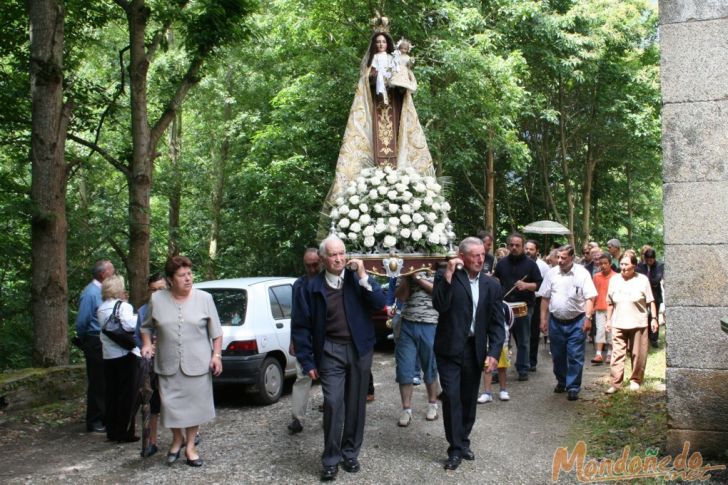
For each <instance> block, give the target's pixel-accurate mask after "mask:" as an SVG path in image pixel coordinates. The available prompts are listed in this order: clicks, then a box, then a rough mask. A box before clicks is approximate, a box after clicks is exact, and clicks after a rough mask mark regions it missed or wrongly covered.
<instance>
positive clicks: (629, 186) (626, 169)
mask: <svg viewBox="0 0 728 485" xmlns="http://www.w3.org/2000/svg"><path fill="white" fill-rule="evenodd" d="M624 172H625V174H626V175H627V245H628V246H629V247H632V245H633V244H634V241H632V236H633V232H634V227H633V220H632V212H633V209H632V167H630V166H629V164H627V165H626V166H625V167H624Z"/></svg>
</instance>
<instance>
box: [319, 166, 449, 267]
mask: <svg viewBox="0 0 728 485" xmlns="http://www.w3.org/2000/svg"><path fill="white" fill-rule="evenodd" d="M449 210H450V204H449V203H448V202H447V201H446V200H445V197H444V195H443V189H442V185H441V184H440V183H438V181H437V180H436V179H435V177H428V176H421V175H419V174H418V173H417V172H416V171H415V170H414V169H412V168H406V169H404V170H396V169H393V168H391V167H388V166H387V167H384V168H365V169H364V170H362V171H361V173H360V174H359V176H358V177H357V178H356V179H355V180H352V181H351V182H349V185H348V186H347V187H346V189H345V190H344V191H343V193H342V195H340V196H339V197H338V198H337V199H336V200H335V201H334V206H333V208H332V209H331V212H330V214H329V217H330V218H331V222H332V227H333V228H334V229H335V230H336V233H337V235H338V236H339V237H340V238H341V239H342V240H343V241H345V242H346V244H347V246H348V247H349V248H350V250H351V251H359V252H362V253H370V254H375V253H382V252H389V251H390V250H392V249H397V250H399V251H400V252H403V253H425V254H445V253H446V252H447V249H448V244H449V243H450V241H451V240H452V239H454V238H455V234H454V233H453V232H452V229H451V223H450V219H449V218H448V211H449Z"/></svg>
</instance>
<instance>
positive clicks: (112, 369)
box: [104, 352, 139, 441]
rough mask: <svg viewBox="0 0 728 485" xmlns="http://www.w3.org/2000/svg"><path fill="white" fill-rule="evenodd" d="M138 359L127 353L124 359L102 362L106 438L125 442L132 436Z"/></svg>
mask: <svg viewBox="0 0 728 485" xmlns="http://www.w3.org/2000/svg"><path fill="white" fill-rule="evenodd" d="M138 367H139V357H137V356H136V355H134V354H132V353H131V352H129V353H128V354H126V355H125V356H124V357H119V358H117V359H105V360H104V375H105V376H106V437H107V438H108V439H109V440H111V441H126V440H129V439H132V437H133V436H134V427H135V419H134V416H132V409H133V406H134V398H135V397H136V393H137V391H138V389H137V385H136V376H137V368H138Z"/></svg>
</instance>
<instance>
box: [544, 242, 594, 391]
mask: <svg viewBox="0 0 728 485" xmlns="http://www.w3.org/2000/svg"><path fill="white" fill-rule="evenodd" d="M537 295H538V296H540V297H541V331H542V332H546V331H547V330H548V333H549V344H550V347H551V358H552V359H553V363H554V375H555V376H556V381H557V383H556V387H555V388H554V392H557V393H561V392H568V399H569V401H576V400H577V399H579V391H580V390H581V374H582V370H583V368H584V354H585V352H586V336H587V334H588V333H589V330H590V329H591V318H592V317H591V315H592V311H593V308H594V298H595V297H596V296H597V290H596V288H595V287H594V282H593V281H592V277H591V275H590V274H589V272H588V271H587V270H586V269H584V267H583V266H581V265H578V264H576V265H575V264H574V247H573V246H572V245H570V244H567V245H566V246H562V247H560V248H559V249H558V266H554V267H553V268H551V269H550V270H549V272H548V273H546V277H545V278H544V280H543V283H541V288H540V289H539V291H538V293H537Z"/></svg>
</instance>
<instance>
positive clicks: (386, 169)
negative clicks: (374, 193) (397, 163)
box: [384, 165, 394, 175]
mask: <svg viewBox="0 0 728 485" xmlns="http://www.w3.org/2000/svg"><path fill="white" fill-rule="evenodd" d="M384 173H386V174H387V175H389V174H390V173H394V170H393V169H392V167H390V166H389V165H385V166H384Z"/></svg>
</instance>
